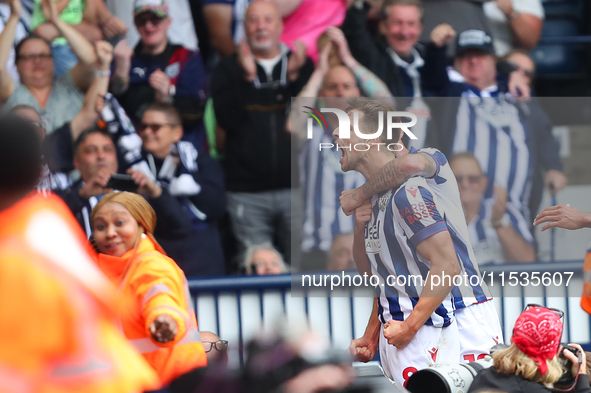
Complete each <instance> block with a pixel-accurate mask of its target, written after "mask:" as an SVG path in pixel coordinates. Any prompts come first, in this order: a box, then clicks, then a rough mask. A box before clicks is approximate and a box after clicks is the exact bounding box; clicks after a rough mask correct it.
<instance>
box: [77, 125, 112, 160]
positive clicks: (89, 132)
mask: <svg viewBox="0 0 591 393" xmlns="http://www.w3.org/2000/svg"><path fill="white" fill-rule="evenodd" d="M92 134H101V135H102V136H104V137H106V138H109V139H110V140H111V142H113V137H111V134H110V133H109V131H107V130H105V129H103V128H99V127H91V128H87V129H86V130H84V131H82V133H81V134H80V135H78V138H76V140H75V141H74V154H78V148H79V147H80V145H81V144H82V143H84V141H86V139H88V137H89V136H90V135H92ZM114 143H115V142H113V144H114Z"/></svg>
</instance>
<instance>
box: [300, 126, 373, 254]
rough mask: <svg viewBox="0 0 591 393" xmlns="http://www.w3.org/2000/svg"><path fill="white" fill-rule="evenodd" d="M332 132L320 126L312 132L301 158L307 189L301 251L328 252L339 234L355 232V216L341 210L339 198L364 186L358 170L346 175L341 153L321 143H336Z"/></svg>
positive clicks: (302, 174) (304, 182)
mask: <svg viewBox="0 0 591 393" xmlns="http://www.w3.org/2000/svg"><path fill="white" fill-rule="evenodd" d="M333 142H334V139H333V137H332V135H331V134H330V132H328V131H326V132H325V133H324V134H323V133H322V130H321V129H320V127H318V126H315V127H314V129H313V134H312V139H308V140H307V142H306V145H305V146H304V147H303V149H302V152H301V156H300V175H301V182H300V184H303V185H304V187H303V190H304V226H303V233H302V251H304V252H309V251H310V250H312V249H320V250H322V251H326V252H328V250H329V249H330V246H331V243H332V239H333V238H334V237H335V236H336V235H338V234H339V233H347V232H352V231H353V216H350V217H347V216H346V215H345V213H343V209H341V204H340V202H339V197H340V196H341V192H343V191H344V190H352V189H354V188H357V187H359V186H361V185H362V184H363V183H365V178H364V177H363V175H361V173H359V172H357V171H350V172H346V173H345V172H343V171H342V170H341V164H340V163H339V160H340V159H341V157H342V152H341V151H336V149H324V148H323V149H322V151H320V149H319V145H320V143H333Z"/></svg>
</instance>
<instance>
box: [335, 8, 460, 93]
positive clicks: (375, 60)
mask: <svg viewBox="0 0 591 393" xmlns="http://www.w3.org/2000/svg"><path fill="white" fill-rule="evenodd" d="M369 8H370V7H369V5H368V4H367V3H365V2H364V1H363V0H356V1H354V2H353V5H352V6H351V7H350V8H349V10H348V11H347V16H346V18H345V21H344V22H343V25H342V26H341V29H342V30H343V32H344V33H345V37H346V38H347V41H348V42H349V47H350V48H351V53H352V54H353V56H354V57H355V58H356V59H357V61H359V62H360V63H361V64H362V65H364V66H365V67H367V68H368V69H369V70H370V71H372V72H373V73H374V74H376V75H377V76H378V77H379V78H380V79H382V80H383V81H384V83H386V85H387V86H388V88H389V89H390V92H391V93H392V95H393V96H394V97H420V96H428V95H439V94H440V93H441V89H442V88H445V83H444V82H445V80H446V79H447V75H446V66H447V61H446V46H447V44H448V43H450V42H451V41H452V40H453V38H454V37H455V31H454V30H453V29H452V28H451V26H450V25H448V24H445V23H444V24H441V25H438V26H436V27H435V28H434V29H433V31H432V32H431V42H429V43H428V44H427V45H426V46H425V47H424V48H422V47H419V46H417V42H418V40H419V37H420V36H421V32H422V31H423V22H422V18H423V5H422V3H421V0H385V1H384V3H383V4H382V8H381V10H380V22H379V32H380V35H381V36H380V37H379V38H377V39H374V38H373V37H372V36H371V34H370V32H369V31H368V29H367V12H368V10H369ZM417 49H419V50H417ZM420 52H422V53H420Z"/></svg>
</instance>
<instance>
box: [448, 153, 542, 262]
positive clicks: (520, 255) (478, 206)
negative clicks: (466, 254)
mask: <svg viewBox="0 0 591 393" xmlns="http://www.w3.org/2000/svg"><path fill="white" fill-rule="evenodd" d="M449 164H450V166H451V169H452V170H453V171H454V174H455V175H456V179H457V180H458V186H459V188H460V200H461V201H462V208H463V209H464V214H465V215H466V223H467V224H468V233H469V235H470V243H471V244H472V247H473V249H474V254H475V255H476V260H477V261H478V264H479V265H480V266H482V265H486V264H490V263H502V262H533V261H535V259H536V253H535V251H534V247H533V244H534V239H533V236H532V234H531V232H530V231H529V224H528V223H527V221H526V220H525V218H523V215H522V214H521V213H520V212H519V210H517V209H516V208H515V206H513V204H512V203H511V202H510V201H508V200H507V199H508V198H507V190H505V189H504V188H501V187H500V186H495V188H494V197H493V198H488V199H485V198H484V192H485V190H486V186H487V184H488V179H487V177H486V175H484V174H483V173H482V170H481V169H480V165H479V164H478V160H477V159H476V157H474V155H473V154H472V153H458V154H456V155H454V156H453V157H451V158H450V160H449Z"/></svg>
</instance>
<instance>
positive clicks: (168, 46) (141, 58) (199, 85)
mask: <svg viewBox="0 0 591 393" xmlns="http://www.w3.org/2000/svg"><path fill="white" fill-rule="evenodd" d="M133 16H134V23H135V26H136V28H137V30H138V32H139V34H140V37H141V39H140V42H139V43H138V44H137V45H136V47H135V48H134V49H132V48H131V47H130V46H129V44H128V42H127V40H124V41H121V42H120V43H119V44H118V45H117V46H116V47H115V50H114V52H113V55H114V58H115V70H114V75H113V82H112V91H113V94H114V95H115V97H116V98H117V100H118V101H119V103H120V104H121V106H122V107H123V109H125V111H126V112H127V114H128V115H129V116H130V118H131V120H132V121H133V122H139V119H141V115H142V112H143V111H144V110H145V109H146V108H147V107H148V106H149V105H150V104H152V103H153V102H154V101H157V102H160V103H173V104H174V106H175V107H176V109H177V110H178V111H179V112H180V114H181V117H182V120H183V128H184V129H185V135H184V137H183V139H185V140H189V141H191V142H192V143H193V144H194V145H195V147H197V148H198V149H202V148H203V147H204V146H205V133H204V131H203V122H202V118H203V108H204V107H205V102H206V98H207V97H206V95H205V90H206V85H207V78H206V74H205V69H204V67H203V62H202V60H201V56H200V55H199V53H198V52H193V51H190V50H188V49H187V48H184V47H182V46H181V45H176V44H172V43H171V42H170V41H169V39H168V36H167V32H168V30H169V29H170V26H171V24H172V22H173V21H172V20H171V18H170V17H169V10H168V4H167V3H166V2H165V0H135V1H134V4H133Z"/></svg>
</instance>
